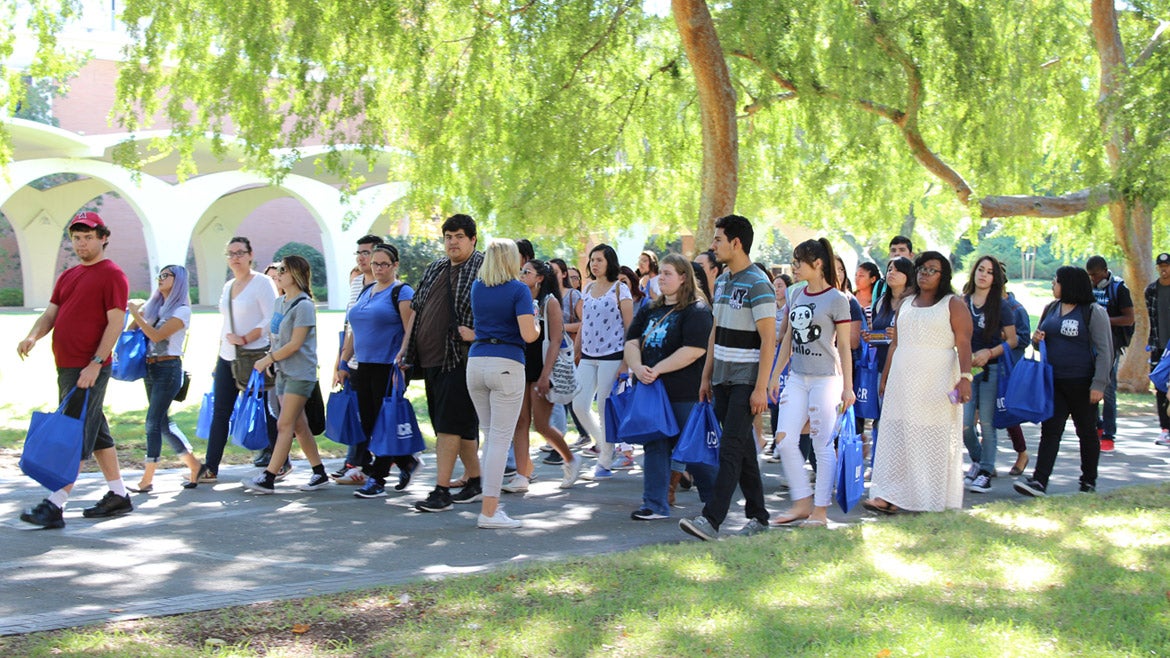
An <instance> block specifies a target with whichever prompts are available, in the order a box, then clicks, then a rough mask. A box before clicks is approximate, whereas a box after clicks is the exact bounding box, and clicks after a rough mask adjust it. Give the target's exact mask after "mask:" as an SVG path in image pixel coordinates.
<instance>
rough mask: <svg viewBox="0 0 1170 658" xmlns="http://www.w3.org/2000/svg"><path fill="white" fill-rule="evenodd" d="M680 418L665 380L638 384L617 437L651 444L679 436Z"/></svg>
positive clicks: (628, 403) (627, 441) (626, 440)
mask: <svg viewBox="0 0 1170 658" xmlns="http://www.w3.org/2000/svg"><path fill="white" fill-rule="evenodd" d="M678 431H679V430H678V421H677V420H675V417H674V408H673V407H672V406H671V404H670V398H669V397H668V396H667V395H666V386H665V385H663V383H662V380H658V379H656V380H654V383H652V384H643V383H641V382H638V383H636V384H635V385H634V386H633V392H632V393H631V394H630V396H629V398H628V400H627V404H626V412H625V414H623V416H622V419H621V425H620V427H619V429H618V436H620V437H621V439H622V441H625V442H626V443H650V442H651V441H658V440H660V439H667V438H670V437H672V436H678Z"/></svg>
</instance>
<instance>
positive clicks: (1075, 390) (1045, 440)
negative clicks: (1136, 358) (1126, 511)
mask: <svg viewBox="0 0 1170 658" xmlns="http://www.w3.org/2000/svg"><path fill="white" fill-rule="evenodd" d="M1052 384H1053V395H1052V417H1051V418H1049V419H1048V420H1046V421H1044V422H1043V423H1041V424H1040V449H1039V450H1038V451H1037V455H1036V471H1035V472H1034V473H1033V477H1035V478H1036V479H1037V480H1039V481H1040V484H1043V485H1044V486H1045V487H1047V486H1048V478H1049V477H1050V476H1051V475H1052V467H1053V466H1054V465H1055V464H1056V453H1057V452H1059V451H1060V438H1061V436H1062V435H1063V434H1064V426H1065V424H1066V423H1067V421H1068V418H1069V416H1072V420H1073V426H1074V427H1075V428H1076V431H1077V438H1078V439H1080V442H1081V484H1088V485H1093V486H1096V485H1097V463H1098V462H1099V461H1100V459H1101V442H1100V440H1099V439H1098V438H1097V405H1096V404H1089V386H1090V385H1091V384H1092V380H1091V379H1089V378H1088V377H1085V378H1077V379H1057V380H1054V381H1053V382H1052Z"/></svg>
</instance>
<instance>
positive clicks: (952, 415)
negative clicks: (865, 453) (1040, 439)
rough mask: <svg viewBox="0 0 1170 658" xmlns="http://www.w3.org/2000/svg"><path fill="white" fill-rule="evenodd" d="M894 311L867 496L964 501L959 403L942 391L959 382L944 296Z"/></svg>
mask: <svg viewBox="0 0 1170 658" xmlns="http://www.w3.org/2000/svg"><path fill="white" fill-rule="evenodd" d="M914 299H915V298H914V297H911V298H909V299H907V300H906V301H904V302H903V303H902V306H901V308H900V309H899V314H898V319H897V323H898V324H897V327H898V349H897V351H895V352H894V354H893V362H891V363H890V376H889V379H888V380H887V381H886V395H885V399H884V401H883V406H882V418H881V422H880V424H879V426H878V439H877V447H876V448H875V450H876V452H875V455H874V465H873V479H872V484H871V486H870V498H881V499H882V500H885V501H888V502H890V503H893V504H894V505H897V506H898V507H901V508H902V509H905V510H913V511H922V512H939V511H942V510H944V509H948V508H961V507H962V506H963V474H962V469H963V456H962V450H961V448H962V436H963V406H962V405H958V404H952V403H951V400H950V398H949V397H948V396H947V394H948V392H949V391H950V390H951V389H952V388H954V386H955V382H957V381H958V380H959V357H958V354H957V353H956V352H955V335H954V332H952V331H951V313H950V303H949V302H950V299H949V297H948V298H947V299H944V300H941V301H940V302H938V303H937V304H935V305H933V306H929V307H926V308H919V307H917V306H915V305H914Z"/></svg>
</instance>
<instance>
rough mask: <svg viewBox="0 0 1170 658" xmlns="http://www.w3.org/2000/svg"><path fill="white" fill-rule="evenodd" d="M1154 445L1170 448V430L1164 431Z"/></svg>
mask: <svg viewBox="0 0 1170 658" xmlns="http://www.w3.org/2000/svg"><path fill="white" fill-rule="evenodd" d="M1154 445H1158V446H1170V430H1162V434H1160V435H1159V436H1158V438H1156V439H1154Z"/></svg>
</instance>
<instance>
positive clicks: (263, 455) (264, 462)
mask: <svg viewBox="0 0 1170 658" xmlns="http://www.w3.org/2000/svg"><path fill="white" fill-rule="evenodd" d="M270 461H272V451H271V450H269V449H268V448H265V449H263V450H261V451H260V454H259V455H257V456H256V458H255V459H253V460H252V465H253V466H255V467H256V468H268V462H270Z"/></svg>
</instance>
